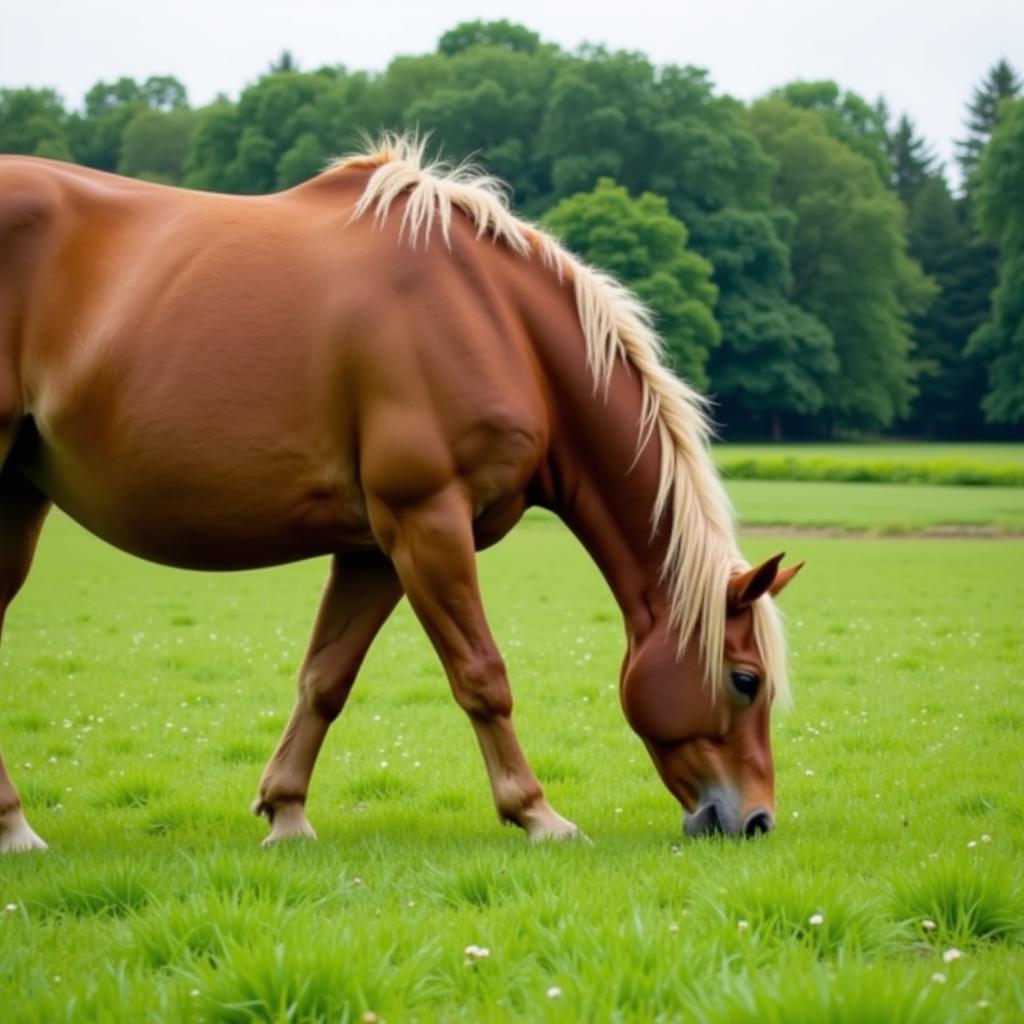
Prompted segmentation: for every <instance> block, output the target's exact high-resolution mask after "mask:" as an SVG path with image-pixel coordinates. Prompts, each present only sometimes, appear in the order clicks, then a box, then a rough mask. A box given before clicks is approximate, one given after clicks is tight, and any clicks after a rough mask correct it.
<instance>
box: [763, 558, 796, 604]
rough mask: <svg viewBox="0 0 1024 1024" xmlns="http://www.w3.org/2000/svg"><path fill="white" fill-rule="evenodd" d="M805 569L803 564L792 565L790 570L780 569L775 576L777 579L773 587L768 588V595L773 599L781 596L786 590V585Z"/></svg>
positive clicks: (773, 582)
mask: <svg viewBox="0 0 1024 1024" xmlns="http://www.w3.org/2000/svg"><path fill="white" fill-rule="evenodd" d="M803 567H804V563H803V562H797V563H796V565H791V566H790V567H789V568H788V569H780V570H779V571H778V572H777V573H776V574H775V579H774V580H773V581H772V585H771V586H770V587H769V588H768V593H769V594H771V595H772V597H778V596H779V594H781V593H782V591H783V590H784V589H785V588H786V584H787V583H789V581H790V580H791V579H792V578H793V577H794V576H795V575H796V574H797V573H798V572H799V571H800V570H801V569H802V568H803Z"/></svg>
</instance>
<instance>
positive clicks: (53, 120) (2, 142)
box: [0, 89, 73, 160]
mask: <svg viewBox="0 0 1024 1024" xmlns="http://www.w3.org/2000/svg"><path fill="white" fill-rule="evenodd" d="M0 153H24V154H27V155H29V156H48V157H52V158H54V159H57V160H71V159H73V156H72V152H71V147H70V144H69V139H68V115H67V112H66V111H65V110H64V104H63V102H62V101H61V98H60V97H59V96H58V95H57V93H56V92H54V91H53V89H0Z"/></svg>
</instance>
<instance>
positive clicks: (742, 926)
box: [736, 920, 750, 932]
mask: <svg viewBox="0 0 1024 1024" xmlns="http://www.w3.org/2000/svg"><path fill="white" fill-rule="evenodd" d="M749 928H750V922H749V921H743V920H740V921H737V922H736V930H737V931H740V932H745V931H747V930H748V929H749Z"/></svg>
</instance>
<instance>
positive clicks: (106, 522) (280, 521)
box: [27, 458, 376, 570]
mask: <svg viewBox="0 0 1024 1024" xmlns="http://www.w3.org/2000/svg"><path fill="white" fill-rule="evenodd" d="M247 470H248V471H247V472H244V473H243V472H241V467H240V466H238V465H236V466H234V467H231V466H229V464H225V468H224V474H223V475H222V476H219V477H218V476H217V475H212V474H209V473H198V474H184V473H175V472H170V473H165V472H161V471H160V469H159V468H158V467H152V469H151V471H148V472H147V471H146V468H145V467H139V466H136V467H134V471H128V472H118V467H117V465H116V460H114V462H113V463H111V464H108V465H107V466H100V465H89V464H88V463H87V462H86V463H85V464H83V463H81V462H78V461H76V460H62V459H60V458H44V459H41V460H40V461H39V462H38V463H37V464H36V465H35V466H33V467H30V468H29V469H28V470H27V475H29V476H30V477H31V478H32V479H33V481H34V482H35V483H36V485H37V486H38V487H39V488H40V489H41V490H42V491H43V492H44V493H45V494H47V495H48V496H49V497H50V498H51V499H52V500H53V501H54V503H55V504H56V505H57V506H58V507H59V508H61V509H62V510H63V511H65V512H66V513H67V514H68V515H69V516H71V517H72V518H73V519H75V520H76V521H77V522H79V523H80V524H81V525H82V526H84V527H85V528H86V529H87V530H89V531H90V532H91V533H94V534H96V535H97V536H98V537H100V538H102V539H103V540H106V541H107V542H108V543H110V544H113V545H115V546H116V547H118V548H121V549H122V550H124V551H127V552H129V553H131V554H134V555H137V556H139V557H140V558H145V559H147V560H149V561H153V562H160V563H163V564H165V565H173V566H178V567H181V568H189V569H206V570H222V569H249V568H258V567H261V566H267V565H277V564H280V563H283V562H291V561H298V560H300V559H303V558H311V557H315V556H317V555H323V554H331V553H335V552H340V551H345V550H351V549H359V548H368V547H374V546H376V542H375V540H374V537H373V533H372V531H371V530H370V528H369V524H368V522H367V518H366V512H365V505H364V503H363V499H362V495H361V493H360V492H359V491H358V488H357V487H356V486H355V484H354V483H352V482H349V481H342V480H333V481H330V482H326V481H324V480H323V479H321V480H318V481H316V482H309V483H303V482H302V481H301V480H296V479H294V478H292V479H289V478H288V477H287V476H286V475H280V474H277V473H274V472H262V473H261V472H259V471H258V470H255V469H254V467H253V465H252V464H251V463H250V464H248V466H247Z"/></svg>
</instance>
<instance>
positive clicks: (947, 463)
mask: <svg viewBox="0 0 1024 1024" xmlns="http://www.w3.org/2000/svg"><path fill="white" fill-rule="evenodd" d="M715 459H716V461H717V463H718V465H719V468H720V469H721V471H722V473H723V474H724V475H725V476H726V477H727V478H728V479H730V480H793V481H796V480H799V481H820V482H829V481H831V482H842V483H892V484H903V485H906V484H912V485H914V486H920V485H940V486H944V487H963V486H971V487H1021V488H1024V445H1020V444H1006V445H995V444H989V445H972V444H940V445H926V444H874V445H866V444H832V445H822V444H808V445H771V444H763V445H719V446H717V447H716V448H715Z"/></svg>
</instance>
